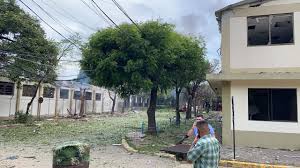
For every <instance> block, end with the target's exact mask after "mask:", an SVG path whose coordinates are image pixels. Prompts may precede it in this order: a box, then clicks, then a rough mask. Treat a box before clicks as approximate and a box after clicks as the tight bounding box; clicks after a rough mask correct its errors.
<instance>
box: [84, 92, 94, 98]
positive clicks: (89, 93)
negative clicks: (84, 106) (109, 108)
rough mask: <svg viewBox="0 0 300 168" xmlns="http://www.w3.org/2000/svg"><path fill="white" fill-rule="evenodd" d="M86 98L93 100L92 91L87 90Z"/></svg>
mask: <svg viewBox="0 0 300 168" xmlns="http://www.w3.org/2000/svg"><path fill="white" fill-rule="evenodd" d="M85 100H92V92H85Z"/></svg>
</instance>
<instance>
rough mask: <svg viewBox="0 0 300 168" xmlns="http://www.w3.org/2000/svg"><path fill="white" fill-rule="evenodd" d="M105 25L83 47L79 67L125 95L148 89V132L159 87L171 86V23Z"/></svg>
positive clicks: (151, 129) (152, 127) (152, 124)
mask: <svg viewBox="0 0 300 168" xmlns="http://www.w3.org/2000/svg"><path fill="white" fill-rule="evenodd" d="M119 27H120V29H117V28H106V29H104V30H101V31H98V32H97V33H95V34H94V35H92V37H91V38H90V41H89V43H88V44H87V45H86V48H85V49H84V50H83V60H82V62H81V66H82V69H84V70H88V71H87V75H88V76H89V77H90V78H91V80H92V83H94V84H96V85H98V86H102V87H106V88H108V89H111V90H116V91H117V93H118V94H119V95H121V96H122V97H126V96H128V95H131V94H137V93H139V92H142V91H145V92H146V91H150V105H149V108H148V110H147V115H148V132H149V133H156V120H155V110H156V101H157V92H158V90H165V89H167V88H170V87H171V84H172V83H171V78H172V77H171V76H170V75H169V74H170V73H169V71H170V69H171V66H172V63H173V60H174V57H173V55H172V54H171V50H170V46H171V45H172V40H171V39H172V38H171V35H172V33H173V32H174V26H173V25H170V24H167V23H161V22H158V21H149V22H146V23H142V24H139V29H137V28H136V27H135V26H134V25H130V24H122V25H120V26H119Z"/></svg>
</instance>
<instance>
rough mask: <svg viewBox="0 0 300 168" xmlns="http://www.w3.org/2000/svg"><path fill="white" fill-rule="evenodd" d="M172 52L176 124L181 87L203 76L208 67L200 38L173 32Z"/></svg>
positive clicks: (178, 122)
mask: <svg viewBox="0 0 300 168" xmlns="http://www.w3.org/2000/svg"><path fill="white" fill-rule="evenodd" d="M172 41H173V45H172V54H174V57H175V61H174V64H173V65H172V67H173V70H172V71H171V76H172V82H173V86H174V87H175V92H176V124H177V125H179V124H180V113H179V96H180V93H181V91H182V89H183V88H185V87H189V85H190V83H193V82H194V81H197V82H198V81H199V80H202V79H203V78H204V75H205V73H206V69H207V67H208V63H207V60H206V59H205V44H204V41H203V40H202V38H195V37H191V36H184V35H181V34H178V33H174V34H173V40H172Z"/></svg>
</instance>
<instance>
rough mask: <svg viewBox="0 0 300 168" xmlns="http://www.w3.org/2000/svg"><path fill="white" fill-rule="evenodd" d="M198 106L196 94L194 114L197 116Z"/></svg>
mask: <svg viewBox="0 0 300 168" xmlns="http://www.w3.org/2000/svg"><path fill="white" fill-rule="evenodd" d="M196 106H197V98H196V96H195V97H194V116H195V117H197V115H198V112H197V109H196Z"/></svg>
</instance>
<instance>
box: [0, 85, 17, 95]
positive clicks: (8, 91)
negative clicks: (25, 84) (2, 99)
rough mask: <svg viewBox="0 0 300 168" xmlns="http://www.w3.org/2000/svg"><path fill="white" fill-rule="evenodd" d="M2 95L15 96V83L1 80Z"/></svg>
mask: <svg viewBox="0 0 300 168" xmlns="http://www.w3.org/2000/svg"><path fill="white" fill-rule="evenodd" d="M0 86H1V88H2V89H0V95H1V96H13V95H14V91H15V84H14V83H12V82H0Z"/></svg>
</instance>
